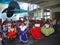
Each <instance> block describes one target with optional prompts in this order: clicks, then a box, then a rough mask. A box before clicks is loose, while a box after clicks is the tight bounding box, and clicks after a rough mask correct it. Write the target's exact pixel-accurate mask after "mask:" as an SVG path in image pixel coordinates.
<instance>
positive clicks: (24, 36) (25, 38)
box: [19, 33, 28, 43]
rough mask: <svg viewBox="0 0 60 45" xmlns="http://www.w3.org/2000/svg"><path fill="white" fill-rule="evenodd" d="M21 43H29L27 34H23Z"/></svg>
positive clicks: (20, 37)
mask: <svg viewBox="0 0 60 45" xmlns="http://www.w3.org/2000/svg"><path fill="white" fill-rule="evenodd" d="M19 41H20V42H23V43H27V42H28V37H27V34H23V33H22V34H21V35H20V36H19Z"/></svg>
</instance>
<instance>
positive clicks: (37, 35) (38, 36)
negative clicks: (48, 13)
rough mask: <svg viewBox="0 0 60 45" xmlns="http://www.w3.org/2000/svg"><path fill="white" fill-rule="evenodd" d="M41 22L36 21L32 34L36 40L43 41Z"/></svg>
mask: <svg viewBox="0 0 60 45" xmlns="http://www.w3.org/2000/svg"><path fill="white" fill-rule="evenodd" d="M38 22H39V21H37V20H36V22H35V24H34V27H33V29H32V30H31V34H32V36H33V38H34V39H42V35H41V32H40V30H41V27H40V23H38Z"/></svg>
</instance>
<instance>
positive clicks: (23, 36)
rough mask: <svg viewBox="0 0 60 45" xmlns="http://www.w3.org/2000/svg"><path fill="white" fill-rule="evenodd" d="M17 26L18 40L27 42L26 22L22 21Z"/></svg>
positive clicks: (27, 27) (27, 28)
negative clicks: (18, 31) (18, 30)
mask: <svg viewBox="0 0 60 45" xmlns="http://www.w3.org/2000/svg"><path fill="white" fill-rule="evenodd" d="M19 28H20V36H19V41H20V42H22V43H27V42H28V36H27V31H28V30H29V26H28V24H25V23H24V22H22V23H21V25H20V26H19Z"/></svg>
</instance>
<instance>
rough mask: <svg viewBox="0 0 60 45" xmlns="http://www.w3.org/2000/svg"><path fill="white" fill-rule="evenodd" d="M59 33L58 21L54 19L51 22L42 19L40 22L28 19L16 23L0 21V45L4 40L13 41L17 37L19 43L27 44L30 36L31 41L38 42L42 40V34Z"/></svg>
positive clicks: (59, 24)
mask: <svg viewBox="0 0 60 45" xmlns="http://www.w3.org/2000/svg"><path fill="white" fill-rule="evenodd" d="M59 31H60V20H56V19H54V20H51V19H43V18H42V19H41V20H33V19H31V18H30V19H28V20H24V19H23V18H21V19H19V20H18V21H12V20H11V21H8V20H6V21H4V22H3V23H2V21H0V45H2V43H3V42H4V40H5V39H6V38H7V39H9V40H13V39H16V38H17V37H19V38H18V39H19V42H22V43H27V42H28V41H29V39H28V37H29V36H30V35H32V37H33V39H35V40H40V39H43V36H42V34H43V35H45V36H50V35H52V34H53V33H54V32H59ZM28 35H29V36H28ZM2 41H3V42H2ZM5 42H7V41H5ZM5 44H8V43H5Z"/></svg>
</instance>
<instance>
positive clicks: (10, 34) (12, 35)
mask: <svg viewBox="0 0 60 45" xmlns="http://www.w3.org/2000/svg"><path fill="white" fill-rule="evenodd" d="M16 34H17V33H16V32H9V33H8V36H9V38H10V39H15V38H16Z"/></svg>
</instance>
